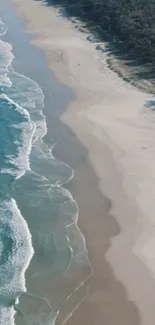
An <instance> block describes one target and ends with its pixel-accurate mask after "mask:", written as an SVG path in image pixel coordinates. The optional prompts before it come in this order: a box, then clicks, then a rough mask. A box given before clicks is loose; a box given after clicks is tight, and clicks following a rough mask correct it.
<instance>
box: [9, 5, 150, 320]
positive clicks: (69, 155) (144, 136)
mask: <svg viewBox="0 0 155 325" xmlns="http://www.w3.org/2000/svg"><path fill="white" fill-rule="evenodd" d="M10 2H11V3H12V5H13V8H14V9H15V11H16V13H17V14H18V15H19V17H21V18H22V19H23V20H24V22H25V23H26V25H27V31H28V32H30V33H32V34H35V35H36V38H35V39H34V41H33V43H34V44H35V45H36V46H38V47H39V48H41V49H42V50H43V51H44V52H45V54H46V56H47V59H48V62H49V66H50V67H51V68H52V70H53V71H54V72H55V75H56V77H57V78H58V79H59V80H60V81H61V82H62V83H63V84H66V85H69V86H70V87H72V88H73V89H74V91H75V93H76V96H77V98H76V100H75V101H74V102H72V103H71V105H70V106H69V107H68V109H67V110H66V112H65V113H64V114H63V115H62V116H61V120H62V121H63V122H64V123H65V124H66V125H68V126H69V127H70V129H71V130H72V131H73V132H72V133H68V134H64V143H65V145H66V148H65V150H66V153H63V152H62V151H61V150H60V149H58V151H57V149H56V152H55V155H58V157H60V158H61V159H62V160H65V161H66V162H67V163H68V164H69V165H70V166H71V167H73V168H74V171H75V177H74V179H73V180H72V181H71V182H70V183H69V184H68V187H69V189H70V191H71V192H72V194H73V196H74V197H75V199H76V201H77V203H78V205H79V211H80V215H79V227H80V229H81V231H82V232H83V234H84V236H85V239H86V246H87V249H88V254H89V259H90V262H91V265H92V268H93V275H92V277H91V279H89V281H88V283H86V285H85V288H84V289H82V290H84V291H85V292H84V293H83V292H82V293H80V292H79V293H78V294H79V295H80V294H81V295H82V296H85V295H86V296H87V298H86V299H85V300H84V301H83V302H82V303H81V304H80V305H79V307H78V308H77V309H76V310H75V311H74V313H73V314H72V316H71V317H70V318H69V320H68V322H67V324H69V325H76V324H87V323H88V324H90V325H100V324H104V325H154V322H155V308H154V302H155V249H154V247H155V220H154V193H155V172H154V161H155V145H154V144H155V128H154V120H155V118H154V112H153V110H152V107H154V101H155V98H154V97H153V95H150V94H147V93H146V92H145V93H144V92H142V91H140V90H138V89H136V88H134V87H133V86H132V85H131V84H130V83H126V82H125V81H123V80H122V79H121V78H119V77H118V75H117V74H115V73H114V72H113V71H111V70H110V69H109V68H108V64H107V56H106V53H103V52H101V51H98V50H96V45H97V43H95V42H94V43H93V42H90V41H88V40H87V37H88V35H89V33H88V32H87V31H86V32H80V31H79V29H78V28H75V24H73V23H72V22H71V21H69V20H67V19H66V18H65V17H62V16H61V15H60V13H59V11H58V10H57V9H55V8H53V7H50V6H46V4H45V3H44V1H34V0H23V1H22V2H21V1H20V0H12V1H10ZM102 46H104V44H103V45H102ZM76 138H77V139H78V140H80V142H81V143H82V145H83V147H84V150H83V151H80V150H79V151H78V146H77V145H76ZM62 147H63V144H62ZM74 157H76V159H75V158H74ZM76 299H77V298H76V297H75V300H76ZM65 308H68V309H71V306H65V305H64V306H63V308H62V310H60V316H59V317H58V319H57V322H56V323H57V324H63V323H64V315H65Z"/></svg>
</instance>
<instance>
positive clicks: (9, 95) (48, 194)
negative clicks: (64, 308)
mask: <svg viewBox="0 0 155 325" xmlns="http://www.w3.org/2000/svg"><path fill="white" fill-rule="evenodd" d="M7 29H8V27H7V26H6V25H5V24H4V23H3V22H2V21H1V20H0V36H1V37H2V36H3V35H4V34H5V33H7ZM1 37H0V38H1ZM13 59H14V55H13V52H12V46H11V44H9V43H7V42H4V41H3V40H2V39H0V324H5V325H13V324H15V310H16V311H17V314H18V317H17V324H29V325H30V324H39V325H41V324H52V323H54V321H55V318H56V317H57V315H58V312H59V304H61V303H62V301H63V300H65V299H67V295H71V292H68V293H66V294H64V293H63V294H62V293H61V292H59V293H58V294H57V293H56V294H55V291H54V290H55V287H54V285H55V283H59V282H60V281H62V278H63V276H64V274H65V276H66V277H69V274H70V273H67V272H69V270H70V265H71V263H72V261H73V260H75V265H79V264H80V263H81V262H83V261H84V260H85V259H86V260H87V252H86V249H85V241H84V238H83V236H82V234H81V233H80V232H79V230H78V228H77V227H76V230H77V232H75V229H74V245H73V246H76V248H75V252H76V253H75V252H74V249H73V247H72V243H71V240H70V238H69V236H68V233H67V229H68V227H70V226H71V227H72V225H73V226H74V225H75V226H76V222H77V217H78V206H77V204H76V202H75V200H74V199H73V197H72V195H71V194H70V192H69V191H68V190H66V189H64V188H63V187H62V185H63V184H65V183H67V182H68V181H69V180H70V179H71V178H72V177H73V175H74V172H73V170H72V168H70V167H69V166H68V165H66V164H65V163H63V162H61V161H58V160H56V159H55V158H54V157H53V154H52V149H53V146H48V145H47V144H45V143H44V141H43V139H44V136H45V134H46V132H47V126H46V119H45V116H44V114H43V108H44V94H43V91H42V89H41V88H40V87H39V86H38V84H37V83H36V82H35V81H33V80H31V79H29V78H28V77H26V76H24V75H21V74H19V73H17V72H16V71H14V70H13V68H12V65H11V64H12V60H13ZM73 228H74V227H73ZM72 237H73V236H72ZM76 240H77V241H78V243H79V244H78V245H75V242H76ZM73 269H74V267H73ZM26 270H27V271H26ZM36 270H37V272H36ZM25 272H27V278H28V280H27V283H26V281H25ZM83 280H84V279H81V281H83ZM78 281H79V280H78ZM49 283H50V284H51V287H50V292H48V284H49ZM80 285H81V283H80V282H77V283H75V287H74V290H76V288H77V287H78V286H79V287H80ZM51 288H53V295H52V293H51V290H52V289H51ZM72 290H73V286H72ZM59 291H60V288H59ZM24 292H25V294H24ZM55 296H57V298H56V299H55ZM19 301H21V303H20V304H19V307H18V303H19ZM22 301H23V302H22ZM38 301H39V303H38ZM32 305H34V308H33V310H32V311H31V312H29V310H30V309H31V308H30V307H29V306H32ZM36 306H37V307H36ZM45 309H46V311H45Z"/></svg>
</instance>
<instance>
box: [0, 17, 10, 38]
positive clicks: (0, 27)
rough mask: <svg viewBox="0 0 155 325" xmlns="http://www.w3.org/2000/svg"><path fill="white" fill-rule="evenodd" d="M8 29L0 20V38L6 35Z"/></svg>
mask: <svg viewBox="0 0 155 325" xmlns="http://www.w3.org/2000/svg"><path fill="white" fill-rule="evenodd" d="M7 30H8V28H7V26H6V25H5V24H4V23H3V21H2V20H1V19H0V36H3V35H5V34H6V32H7Z"/></svg>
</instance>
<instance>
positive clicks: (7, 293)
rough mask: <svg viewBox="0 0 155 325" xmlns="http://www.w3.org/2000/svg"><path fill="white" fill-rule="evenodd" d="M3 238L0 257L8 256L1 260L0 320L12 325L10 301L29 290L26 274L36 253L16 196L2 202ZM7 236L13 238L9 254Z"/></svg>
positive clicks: (1, 232) (2, 322) (0, 219)
mask: <svg viewBox="0 0 155 325" xmlns="http://www.w3.org/2000/svg"><path fill="white" fill-rule="evenodd" d="M0 238H1V241H0V242H1V250H0V260H1V259H3V254H4V256H5V259H4V260H3V261H2V262H1V263H0V283H1V306H2V307H1V312H0V324H5V325H10V324H12V325H13V324H14V321H13V315H14V312H13V307H11V302H12V303H13V302H14V303H15V301H16V299H17V297H18V296H19V295H20V294H21V293H22V292H25V291H26V287H25V277H24V275H25V271H26V269H27V267H28V265H29V263H30V260H31V258H32V256H33V253H34V251H33V247H32V243H31V234H30V232H29V229H28V226H27V223H26V221H25V220H24V219H23V217H22V215H21V213H20V211H19V209H18V207H17V204H16V202H15V200H13V199H9V200H4V201H3V202H1V203H0ZM6 238H7V240H8V241H11V244H10V247H11V254H10V255H9V251H7V245H6V242H4V240H5V239H6ZM10 247H9V248H10ZM7 302H8V306H9V303H10V307H6V306H7ZM5 303H6V306H5ZM2 304H3V305H4V307H3V305H2ZM4 319H5V322H4ZM7 320H8V321H7ZM10 321H11V322H10Z"/></svg>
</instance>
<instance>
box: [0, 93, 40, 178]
mask: <svg viewBox="0 0 155 325" xmlns="http://www.w3.org/2000/svg"><path fill="white" fill-rule="evenodd" d="M0 99H4V100H6V101H7V102H8V104H10V105H11V107H13V108H14V109H16V110H17V111H18V112H19V113H20V114H21V115H23V116H24V117H25V118H26V122H22V123H19V124H16V125H12V127H14V128H20V129H21V130H22V133H21V139H20V141H21V143H22V146H19V147H18V156H17V157H14V156H13V155H6V157H7V158H8V159H9V162H10V163H12V164H14V165H15V166H16V167H17V169H16V170H13V175H16V177H17V178H20V177H21V176H22V175H24V173H25V171H26V170H30V163H29V155H30V152H31V147H32V140H33V136H34V133H35V123H34V122H32V121H31V119H30V115H29V113H28V111H27V110H26V109H24V108H22V107H21V106H19V105H18V104H17V103H15V102H14V101H13V100H12V99H10V98H9V97H8V96H7V95H5V94H2V95H0ZM7 170H8V169H6V168H4V169H3V168H2V169H1V173H3V174H4V173H6V171H7ZM9 174H12V171H11V169H10V172H9Z"/></svg>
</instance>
